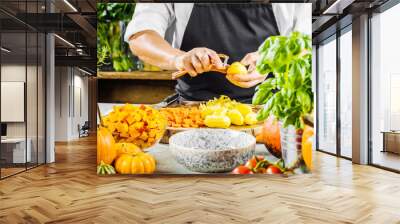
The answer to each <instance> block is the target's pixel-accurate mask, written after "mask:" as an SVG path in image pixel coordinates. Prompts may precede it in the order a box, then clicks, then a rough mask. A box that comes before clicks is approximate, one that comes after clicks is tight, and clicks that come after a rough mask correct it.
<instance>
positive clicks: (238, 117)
mask: <svg viewBox="0 0 400 224" xmlns="http://www.w3.org/2000/svg"><path fill="white" fill-rule="evenodd" d="M226 115H227V116H228V117H229V118H230V119H231V122H232V124H234V125H243V123H244V117H243V115H242V114H241V113H240V112H239V111H238V110H236V109H233V110H229V111H228V113H227V114H226Z"/></svg>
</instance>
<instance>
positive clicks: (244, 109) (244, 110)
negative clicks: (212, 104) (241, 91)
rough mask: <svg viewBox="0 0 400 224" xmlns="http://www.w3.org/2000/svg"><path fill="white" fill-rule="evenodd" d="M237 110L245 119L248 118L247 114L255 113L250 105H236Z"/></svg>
mask: <svg viewBox="0 0 400 224" xmlns="http://www.w3.org/2000/svg"><path fill="white" fill-rule="evenodd" d="M235 109H236V110H238V111H239V112H240V113H241V114H242V115H243V117H244V116H246V115H247V114H249V113H251V112H253V110H252V109H251V106H250V105H247V104H242V103H238V104H236V106H235Z"/></svg>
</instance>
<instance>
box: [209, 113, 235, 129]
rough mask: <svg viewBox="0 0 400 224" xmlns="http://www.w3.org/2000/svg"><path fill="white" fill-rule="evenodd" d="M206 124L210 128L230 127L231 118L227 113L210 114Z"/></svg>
mask: <svg viewBox="0 0 400 224" xmlns="http://www.w3.org/2000/svg"><path fill="white" fill-rule="evenodd" d="M204 124H205V125H206V126H207V127H210V128H229V126H230V125H231V120H230V119H229V117H227V116H225V115H208V116H207V117H206V119H205V120H204Z"/></svg>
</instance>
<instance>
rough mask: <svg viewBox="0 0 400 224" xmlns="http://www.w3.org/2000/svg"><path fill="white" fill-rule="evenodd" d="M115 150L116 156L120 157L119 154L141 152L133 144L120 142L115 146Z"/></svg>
mask: <svg viewBox="0 0 400 224" xmlns="http://www.w3.org/2000/svg"><path fill="white" fill-rule="evenodd" d="M114 147H115V150H116V151H117V156H120V155H121V154H124V153H127V154H131V155H134V154H137V153H139V152H142V150H141V149H140V148H139V147H138V146H136V145H135V144H133V143H128V142H120V143H116V144H115V146H114Z"/></svg>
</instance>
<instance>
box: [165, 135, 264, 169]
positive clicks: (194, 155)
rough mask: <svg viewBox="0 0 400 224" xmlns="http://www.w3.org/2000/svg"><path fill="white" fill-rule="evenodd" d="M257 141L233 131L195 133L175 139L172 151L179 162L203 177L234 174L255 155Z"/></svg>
mask: <svg viewBox="0 0 400 224" xmlns="http://www.w3.org/2000/svg"><path fill="white" fill-rule="evenodd" d="M255 147H256V139H255V138H254V137H253V136H252V135H250V134H247V133H245V132H241V131H235V130H229V129H208V128H202V129H193V130H188V131H183V132H180V133H177V134H175V135H173V136H172V137H171V138H170V139H169V148H170V150H171V152H172V154H173V155H174V157H175V159H176V161H177V162H178V163H180V164H181V165H183V166H185V167H186V168H187V169H189V170H191V171H194V172H201V173H218V172H230V171H232V170H233V169H234V168H235V167H236V166H238V165H240V164H244V163H246V161H247V160H249V159H250V158H251V157H252V156H253V155H254V154H255Z"/></svg>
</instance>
